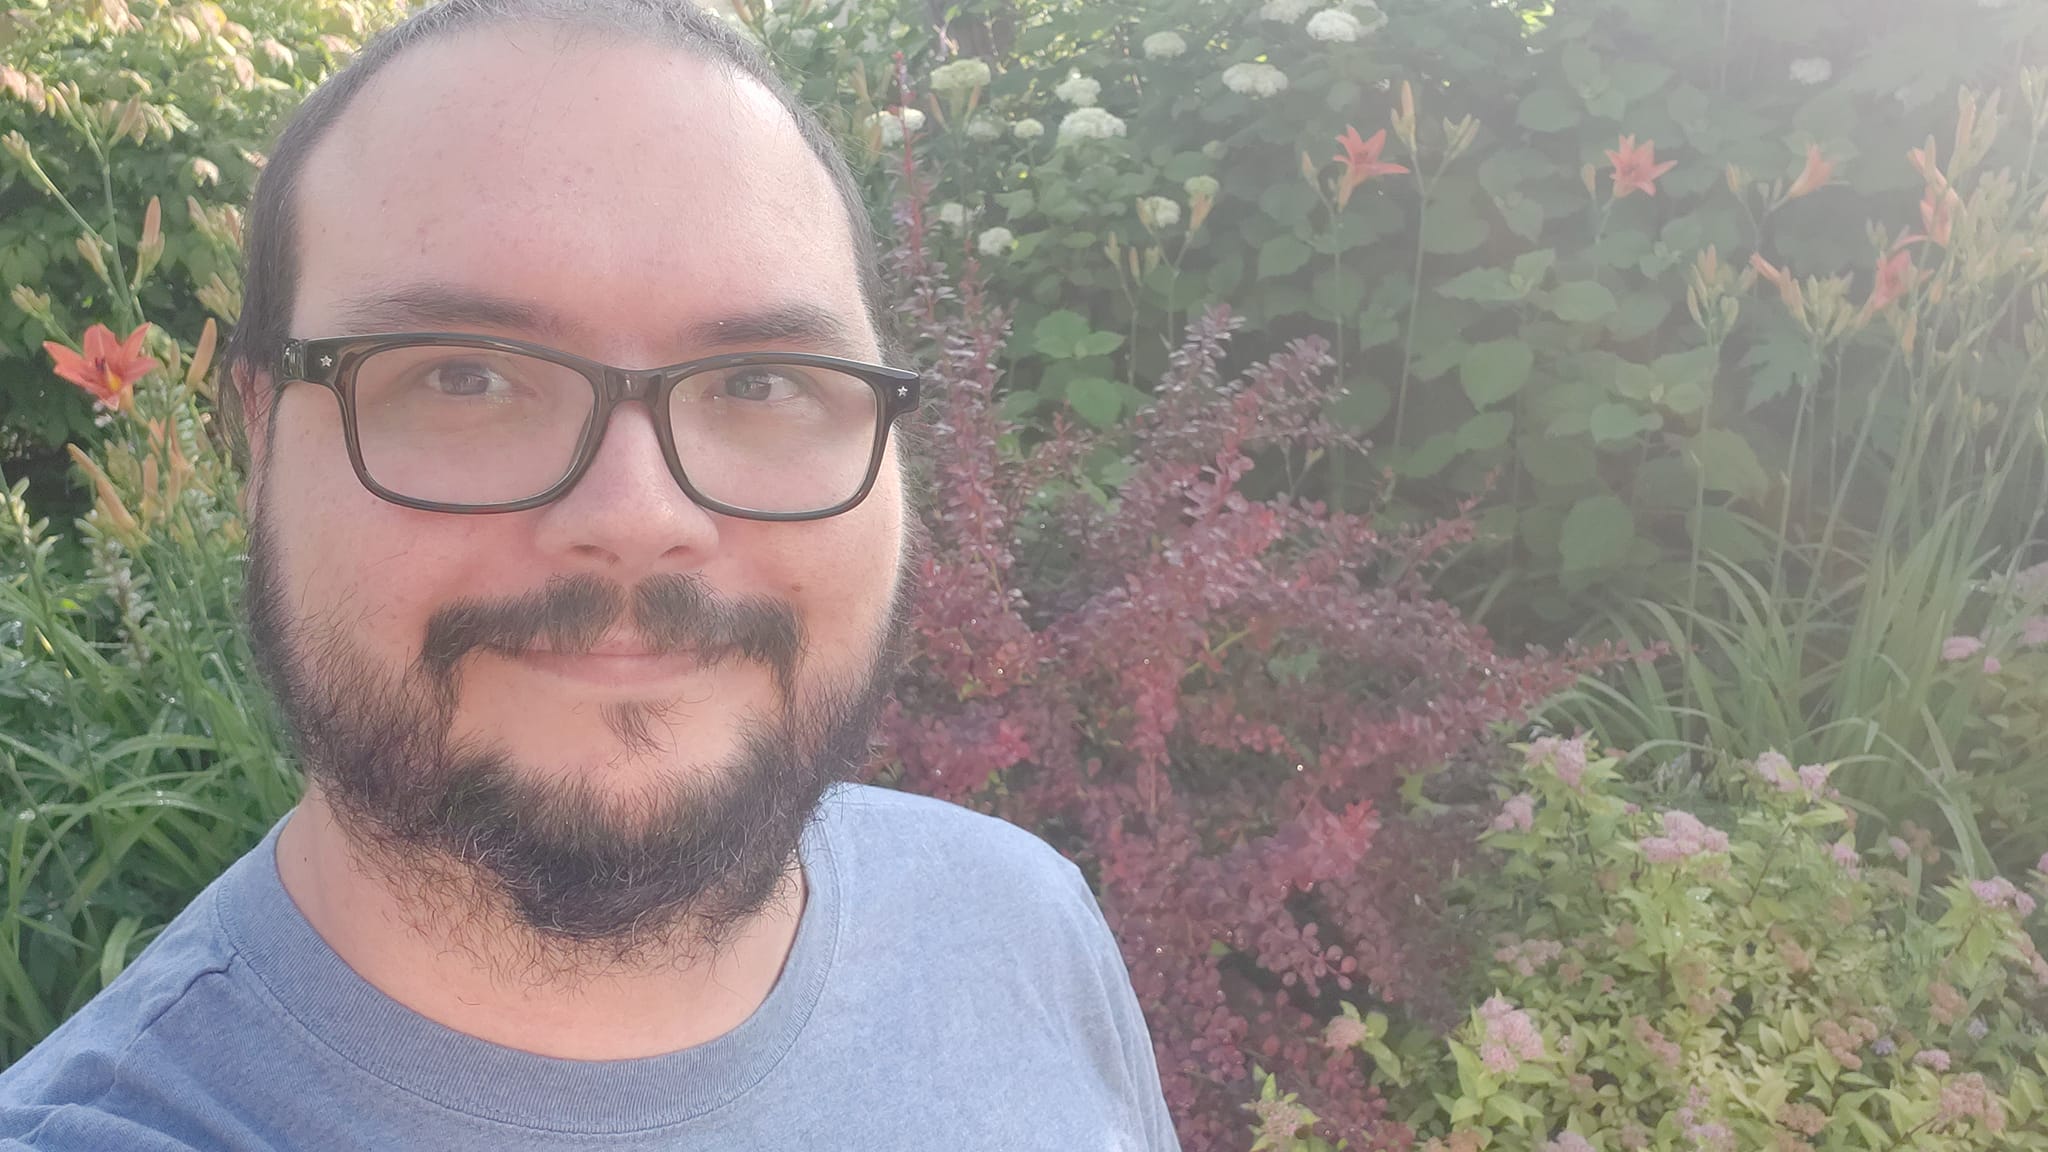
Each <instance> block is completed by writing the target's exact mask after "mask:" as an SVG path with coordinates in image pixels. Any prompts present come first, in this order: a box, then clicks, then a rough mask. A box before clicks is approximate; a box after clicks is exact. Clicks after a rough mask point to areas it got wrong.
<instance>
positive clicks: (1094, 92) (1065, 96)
mask: <svg viewBox="0 0 2048 1152" xmlns="http://www.w3.org/2000/svg"><path fill="white" fill-rule="evenodd" d="M1052 94H1053V95H1055V96H1057V97H1059V98H1060V99H1062V100H1065V101H1066V102H1067V103H1069V104H1072V105H1073V106H1074V107H1076V108H1088V107H1091V106H1093V105H1094V103H1095V98H1096V97H1097V96H1100V95H1102V82H1101V81H1100V80H1096V79H1093V78H1091V77H1087V76H1081V75H1074V76H1069V77H1067V78H1066V79H1065V80H1062V81H1060V82H1059V83H1058V84H1056V85H1054V86H1053V90H1052Z"/></svg>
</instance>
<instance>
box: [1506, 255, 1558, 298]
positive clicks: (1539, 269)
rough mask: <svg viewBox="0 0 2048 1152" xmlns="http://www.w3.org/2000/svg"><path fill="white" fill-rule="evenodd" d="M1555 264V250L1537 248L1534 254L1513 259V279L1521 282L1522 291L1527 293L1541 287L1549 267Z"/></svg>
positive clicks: (1548, 272)
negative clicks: (1531, 289) (1528, 290)
mask: <svg viewBox="0 0 2048 1152" xmlns="http://www.w3.org/2000/svg"><path fill="white" fill-rule="evenodd" d="M1555 263H1557V252H1556V250H1555V249H1551V248H1539V249H1537V250H1536V251H1534V252H1524V253H1522V254H1521V255H1520V256H1517V257H1515V267H1514V272H1513V278H1514V279H1515V280H1517V281H1519V282H1521V283H1522V284H1523V285H1524V286H1525V288H1524V291H1527V289H1529V288H1535V287H1537V286H1539V285H1541V284H1542V283H1543V278H1544V277H1545V276H1548V275H1549V274H1550V266H1551V265H1552V264H1555Z"/></svg>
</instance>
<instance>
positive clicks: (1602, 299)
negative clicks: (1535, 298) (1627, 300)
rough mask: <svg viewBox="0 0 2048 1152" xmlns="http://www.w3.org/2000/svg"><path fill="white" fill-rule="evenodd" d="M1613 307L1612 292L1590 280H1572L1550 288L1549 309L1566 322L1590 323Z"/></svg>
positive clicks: (1611, 310)
mask: <svg viewBox="0 0 2048 1152" xmlns="http://www.w3.org/2000/svg"><path fill="white" fill-rule="evenodd" d="M1614 309H1615V300H1614V293H1612V292H1609V291H1608V290H1607V288H1606V286H1605V285H1602V284H1599V283H1596V282H1595V281H1592V280H1573V281H1570V282H1567V283H1564V284H1559V285H1558V286H1557V287H1555V288H1553V289H1551V290H1550V310H1551V311H1552V312H1554V313H1556V314H1557V318H1558V319H1560V320H1563V321H1566V322H1567V323H1572V324H1590V323H1592V322H1593V321H1595V320H1598V319H1600V318H1602V317H1604V316H1606V315H1607V314H1608V313H1610V312H1613V311H1614Z"/></svg>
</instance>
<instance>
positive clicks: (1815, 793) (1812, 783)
mask: <svg viewBox="0 0 2048 1152" xmlns="http://www.w3.org/2000/svg"><path fill="white" fill-rule="evenodd" d="M1828 772H1829V768H1828V766H1827V765H1825V764H1803V765H1801V766H1800V768H1799V786H1800V787H1801V788H1803V789H1805V790H1806V794H1807V795H1809V796H1811V797H1813V798H1814V799H1816V800H1818V799H1820V798H1821V797H1822V796H1825V795H1827V791H1828Z"/></svg>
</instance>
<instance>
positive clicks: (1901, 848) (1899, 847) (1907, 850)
mask: <svg viewBox="0 0 2048 1152" xmlns="http://www.w3.org/2000/svg"><path fill="white" fill-rule="evenodd" d="M1884 846H1885V847H1886V848H1889V849H1891V853H1892V857H1893V859H1897V860H1904V859H1905V858H1906V857H1908V856H1911V855H1912V854H1913V846H1912V845H1911V844H1908V843H1906V842H1905V841H1904V840H1901V839H1899V838H1898V837H1897V836H1894V837H1892V838H1891V839H1889V840H1886V841H1885V842H1884ZM2042 859H2044V860H2048V856H2044V857H2042Z"/></svg>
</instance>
